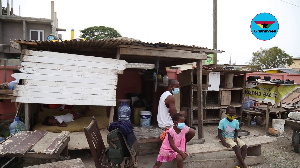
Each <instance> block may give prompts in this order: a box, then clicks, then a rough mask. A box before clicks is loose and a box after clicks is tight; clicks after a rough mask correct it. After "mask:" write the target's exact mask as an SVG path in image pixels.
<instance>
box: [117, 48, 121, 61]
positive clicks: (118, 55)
mask: <svg viewBox="0 0 300 168" xmlns="http://www.w3.org/2000/svg"><path fill="white" fill-rule="evenodd" d="M120 57H121V55H120V48H117V55H116V59H117V60H119V59H120Z"/></svg>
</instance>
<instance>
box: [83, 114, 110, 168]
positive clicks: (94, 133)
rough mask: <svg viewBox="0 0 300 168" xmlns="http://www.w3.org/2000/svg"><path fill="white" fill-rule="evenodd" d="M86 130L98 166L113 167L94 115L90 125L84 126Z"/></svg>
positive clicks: (99, 167) (102, 167) (100, 167)
mask: <svg viewBox="0 0 300 168" xmlns="http://www.w3.org/2000/svg"><path fill="white" fill-rule="evenodd" d="M84 132H85V136H86V139H87V141H88V144H89V146H90V150H91V153H92V156H93V158H94V162H95V166H96V168H105V167H111V165H110V163H109V162H108V160H107V158H106V156H105V150H106V148H105V145H104V142H103V140H102V136H101V134H100V129H99V127H98V123H97V121H96V119H95V117H94V116H93V117H92V122H91V123H90V124H89V126H88V127H84Z"/></svg>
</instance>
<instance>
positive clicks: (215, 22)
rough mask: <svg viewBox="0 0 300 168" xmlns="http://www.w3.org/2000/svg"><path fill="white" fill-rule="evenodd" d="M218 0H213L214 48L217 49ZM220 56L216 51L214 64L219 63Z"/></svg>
mask: <svg viewBox="0 0 300 168" xmlns="http://www.w3.org/2000/svg"><path fill="white" fill-rule="evenodd" d="M217 6H218V5H217V0H214V1H213V49H217V43H218V38H217V34H218V29H217V25H218V24H217V16H218V15H217ZM217 62H218V57H217V53H214V57H213V64H215V65H217Z"/></svg>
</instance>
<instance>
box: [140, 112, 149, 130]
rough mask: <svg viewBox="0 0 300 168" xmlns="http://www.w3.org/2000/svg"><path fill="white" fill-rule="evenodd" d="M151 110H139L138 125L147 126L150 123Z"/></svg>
mask: <svg viewBox="0 0 300 168" xmlns="http://www.w3.org/2000/svg"><path fill="white" fill-rule="evenodd" d="M151 116H152V114H151V112H150V111H141V112H140V126H141V127H149V126H150V125H151Z"/></svg>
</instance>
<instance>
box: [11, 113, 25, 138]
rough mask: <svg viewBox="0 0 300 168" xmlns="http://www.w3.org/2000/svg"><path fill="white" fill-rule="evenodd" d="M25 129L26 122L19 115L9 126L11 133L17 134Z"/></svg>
mask: <svg viewBox="0 0 300 168" xmlns="http://www.w3.org/2000/svg"><path fill="white" fill-rule="evenodd" d="M24 130H25V124H24V123H23V122H22V121H20V119H19V117H16V118H15V121H14V122H12V123H11V124H10V126H9V131H10V135H13V134H16V133H18V132H20V131H24Z"/></svg>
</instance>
